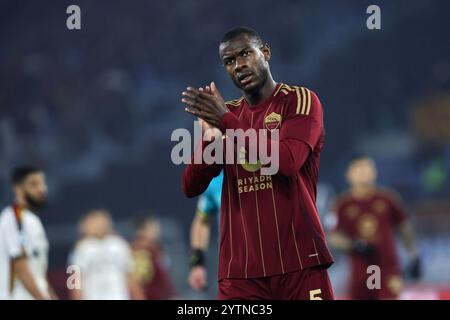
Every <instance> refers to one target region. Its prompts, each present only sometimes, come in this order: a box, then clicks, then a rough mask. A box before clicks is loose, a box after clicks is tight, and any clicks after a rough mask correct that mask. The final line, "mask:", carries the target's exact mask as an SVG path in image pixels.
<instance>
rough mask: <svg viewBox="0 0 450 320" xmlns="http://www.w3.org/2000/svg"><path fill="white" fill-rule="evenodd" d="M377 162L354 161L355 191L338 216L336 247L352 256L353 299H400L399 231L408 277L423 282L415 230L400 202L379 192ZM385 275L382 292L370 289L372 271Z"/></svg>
mask: <svg viewBox="0 0 450 320" xmlns="http://www.w3.org/2000/svg"><path fill="white" fill-rule="evenodd" d="M376 178H377V170H376V166H375V162H374V161H373V160H372V159H371V158H369V157H366V156H361V157H357V158H354V159H353V160H352V161H351V162H350V164H349V166H348V169H347V181H348V183H349V184H350V190H348V191H347V192H345V193H344V194H342V195H341V196H339V197H338V198H337V199H336V201H335V204H334V208H333V211H334V213H335V217H336V219H337V221H335V223H336V225H335V228H334V231H333V232H332V234H331V236H330V240H331V243H332V245H334V247H336V248H337V249H340V250H343V251H344V252H346V253H348V254H349V255H350V258H351V259H350V260H351V272H350V274H351V276H350V283H349V290H350V299H364V300H369V299H396V298H398V297H399V295H400V293H401V290H402V287H403V281H402V272H401V266H400V263H399V260H398V256H397V252H396V246H395V236H394V232H393V231H394V230H398V231H399V232H400V235H401V239H402V241H403V243H404V246H405V248H406V250H407V252H408V254H409V257H410V264H409V267H408V273H409V275H410V276H411V277H412V278H418V277H419V276H420V260H419V253H418V250H417V248H416V246H415V243H414V234H413V228H412V226H411V224H410V223H409V222H408V221H407V217H406V215H405V212H404V211H403V208H402V205H401V203H400V198H399V197H398V195H397V194H396V193H394V192H393V191H390V190H387V189H383V188H379V187H377V186H376ZM370 265H377V266H379V267H380V270H381V289H379V290H378V289H372V290H370V289H369V288H368V287H367V279H368V277H369V276H370V274H368V273H367V267H368V266H370Z"/></svg>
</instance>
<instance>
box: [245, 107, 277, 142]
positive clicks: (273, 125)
mask: <svg viewBox="0 0 450 320" xmlns="http://www.w3.org/2000/svg"><path fill="white" fill-rule="evenodd" d="M283 112H284V105H283V104H282V103H281V102H278V103H277V104H269V105H267V106H264V107H262V108H261V107H259V108H258V109H257V110H252V109H251V107H248V106H243V108H242V109H241V111H240V112H239V113H238V115H237V116H238V118H239V120H240V121H241V123H242V124H243V125H244V126H245V127H246V128H251V129H265V130H264V131H266V132H267V133H268V134H269V135H270V133H271V132H273V131H274V130H276V129H278V130H280V129H281V127H282V125H283V120H284V114H283Z"/></svg>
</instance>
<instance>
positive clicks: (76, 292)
mask: <svg viewBox="0 0 450 320" xmlns="http://www.w3.org/2000/svg"><path fill="white" fill-rule="evenodd" d="M70 298H71V299H72V300H82V299H83V292H82V291H81V289H72V290H70Z"/></svg>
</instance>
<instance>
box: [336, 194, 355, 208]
mask: <svg viewBox="0 0 450 320" xmlns="http://www.w3.org/2000/svg"><path fill="white" fill-rule="evenodd" d="M352 201H353V197H352V195H351V193H350V191H349V190H345V191H343V192H341V193H339V194H338V195H337V196H336V197H335V198H334V200H333V204H332V207H333V209H334V210H336V211H339V210H341V208H343V207H345V206H346V205H348V204H349V203H351V202H352Z"/></svg>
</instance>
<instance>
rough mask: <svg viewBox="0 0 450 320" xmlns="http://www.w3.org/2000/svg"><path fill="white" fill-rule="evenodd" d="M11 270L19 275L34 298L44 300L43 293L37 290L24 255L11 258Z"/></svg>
mask: <svg viewBox="0 0 450 320" xmlns="http://www.w3.org/2000/svg"><path fill="white" fill-rule="evenodd" d="M12 271H13V272H14V273H15V274H16V275H17V277H19V279H20V280H21V281H22V283H23V284H24V286H25V288H26V289H27V290H28V292H30V294H31V295H32V296H33V298H35V299H36V300H45V297H44V295H43V294H42V293H41V291H40V290H39V288H38V286H37V284H36V281H35V280H34V277H33V274H32V273H31V271H30V268H29V267H28V261H27V259H26V257H25V256H22V257H19V258H16V259H14V260H12Z"/></svg>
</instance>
